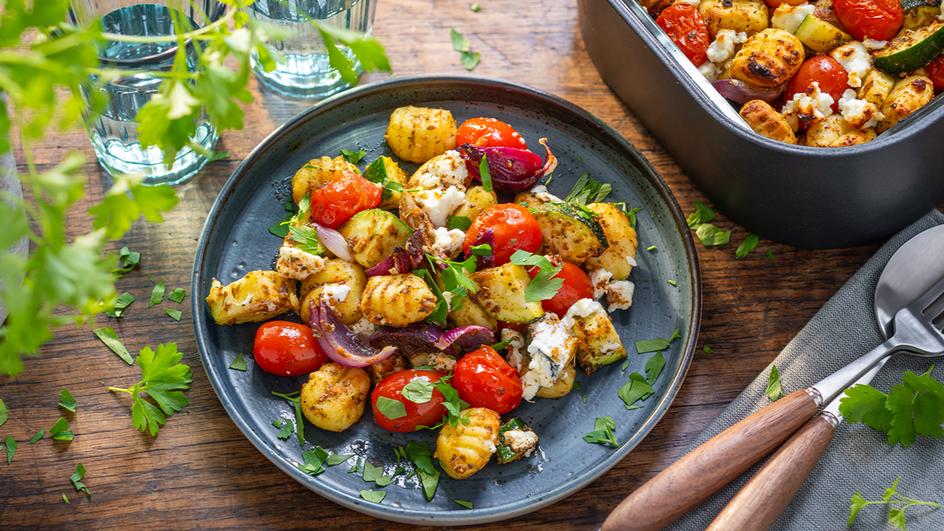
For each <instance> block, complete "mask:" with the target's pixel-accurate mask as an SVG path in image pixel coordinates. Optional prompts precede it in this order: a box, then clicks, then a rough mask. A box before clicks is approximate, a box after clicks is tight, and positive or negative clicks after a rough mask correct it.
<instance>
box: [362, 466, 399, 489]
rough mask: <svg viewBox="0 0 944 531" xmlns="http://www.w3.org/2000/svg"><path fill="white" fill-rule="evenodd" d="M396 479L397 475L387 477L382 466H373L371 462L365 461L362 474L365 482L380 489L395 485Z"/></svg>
mask: <svg viewBox="0 0 944 531" xmlns="http://www.w3.org/2000/svg"><path fill="white" fill-rule="evenodd" d="M395 477H396V474H394V475H393V476H388V475H386V474H385V473H384V468H383V467H382V466H377V465H373V464H371V463H370V461H364V470H363V472H362V473H361V478H362V479H363V480H364V481H366V482H368V483H373V484H375V485H377V486H378V487H386V486H387V485H390V484H391V483H393V479H394V478H395Z"/></svg>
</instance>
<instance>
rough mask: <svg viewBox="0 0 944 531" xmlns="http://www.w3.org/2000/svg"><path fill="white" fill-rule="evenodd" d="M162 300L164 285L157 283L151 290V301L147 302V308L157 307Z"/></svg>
mask: <svg viewBox="0 0 944 531" xmlns="http://www.w3.org/2000/svg"><path fill="white" fill-rule="evenodd" d="M163 300H164V283H163V282H158V283H157V284H154V289H152V290H151V300H150V301H149V302H148V308H150V307H152V306H157V305H158V304H160V303H161V302H163Z"/></svg>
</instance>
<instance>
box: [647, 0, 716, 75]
mask: <svg viewBox="0 0 944 531" xmlns="http://www.w3.org/2000/svg"><path fill="white" fill-rule="evenodd" d="M656 24H658V25H659V27H660V28H662V29H663V30H665V34H666V35H668V36H669V38H670V39H672V42H674V43H675V45H676V46H678V47H679V49H680V50H682V53H684V54H685V57H688V60H689V61H691V62H692V63H693V64H694V65H695V66H700V65H701V64H702V63H704V62H705V61H707V60H708V55H707V51H708V45H709V44H710V43H711V37H710V36H709V35H708V25H707V24H705V20H704V19H703V18H701V13H699V12H698V7H696V6H693V5H691V4H672V5H670V6H669V7H667V8H665V9H663V10H662V13H659V17H658V18H656Z"/></svg>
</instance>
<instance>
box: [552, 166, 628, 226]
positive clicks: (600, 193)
mask: <svg viewBox="0 0 944 531" xmlns="http://www.w3.org/2000/svg"><path fill="white" fill-rule="evenodd" d="M612 191H613V186H612V185H611V184H609V183H603V182H600V181H598V180H596V179H594V178H592V177H590V174H589V173H586V172H584V173H583V174H581V175H580V177H578V178H577V182H575V183H574V187H573V188H571V189H570V192H568V193H567V195H566V196H565V197H564V201H566V202H568V203H574V204H577V205H586V204H589V203H599V202H601V201H603V200H605V199H606V198H607V196H609V195H610V192H612ZM637 212H638V210H637ZM633 226H635V223H633Z"/></svg>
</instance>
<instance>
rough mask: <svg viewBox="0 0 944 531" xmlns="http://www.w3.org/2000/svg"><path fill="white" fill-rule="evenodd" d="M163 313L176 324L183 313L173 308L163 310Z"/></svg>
mask: <svg viewBox="0 0 944 531" xmlns="http://www.w3.org/2000/svg"><path fill="white" fill-rule="evenodd" d="M164 313H166V314H167V317H170V318H171V319H173V320H175V321H178V322H179V321H180V317H181V316H182V315H183V312H181V311H180V310H175V309H174V308H167V309H166V310H164Z"/></svg>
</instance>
